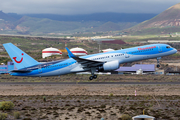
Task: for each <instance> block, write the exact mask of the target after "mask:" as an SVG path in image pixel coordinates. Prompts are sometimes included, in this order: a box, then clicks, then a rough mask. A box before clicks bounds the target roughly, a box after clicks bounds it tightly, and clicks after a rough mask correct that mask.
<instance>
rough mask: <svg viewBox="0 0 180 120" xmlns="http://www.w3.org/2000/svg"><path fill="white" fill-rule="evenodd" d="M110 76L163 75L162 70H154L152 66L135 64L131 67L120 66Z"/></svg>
mask: <svg viewBox="0 0 180 120" xmlns="http://www.w3.org/2000/svg"><path fill="white" fill-rule="evenodd" d="M112 74H164V70H159V69H156V67H155V65H154V64H135V65H133V66H128V67H125V66H122V67H120V68H119V69H117V70H115V71H113V72H112Z"/></svg>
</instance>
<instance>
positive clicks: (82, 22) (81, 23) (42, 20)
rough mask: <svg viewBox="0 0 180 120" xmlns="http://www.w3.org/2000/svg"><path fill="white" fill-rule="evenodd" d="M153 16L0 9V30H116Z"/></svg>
mask: <svg viewBox="0 0 180 120" xmlns="http://www.w3.org/2000/svg"><path fill="white" fill-rule="evenodd" d="M152 16H155V14H133V13H127V14H126V13H95V14H89V15H55V14H27V15H18V14H16V13H8V14H6V13H3V12H2V11H1V12H0V19H1V21H0V33H5V34H33V35H42V34H47V33H51V34H58V33H68V34H69V33H70V34H72V33H81V34H82V33H86V32H107V31H120V30H123V29H127V28H130V27H132V26H134V25H137V24H138V23H140V22H142V21H144V20H146V19H149V18H151V17H152Z"/></svg>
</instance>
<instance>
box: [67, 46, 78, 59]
mask: <svg viewBox="0 0 180 120" xmlns="http://www.w3.org/2000/svg"><path fill="white" fill-rule="evenodd" d="M66 50H67V52H68V56H69V58H75V57H76V56H75V55H74V54H73V53H72V52H71V51H70V50H69V49H68V48H67V47H66Z"/></svg>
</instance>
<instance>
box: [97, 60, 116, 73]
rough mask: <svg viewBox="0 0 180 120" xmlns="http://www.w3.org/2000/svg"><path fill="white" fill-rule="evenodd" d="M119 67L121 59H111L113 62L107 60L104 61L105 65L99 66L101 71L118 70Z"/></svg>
mask: <svg viewBox="0 0 180 120" xmlns="http://www.w3.org/2000/svg"><path fill="white" fill-rule="evenodd" d="M118 68H119V61H118V60H116V61H111V62H107V63H104V64H103V66H100V67H99V68H98V71H99V72H103V71H112V70H116V69H118Z"/></svg>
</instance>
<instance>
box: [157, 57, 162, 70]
mask: <svg viewBox="0 0 180 120" xmlns="http://www.w3.org/2000/svg"><path fill="white" fill-rule="evenodd" d="M160 59H161V57H158V58H157V65H156V67H157V68H160V62H159V60H160Z"/></svg>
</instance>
